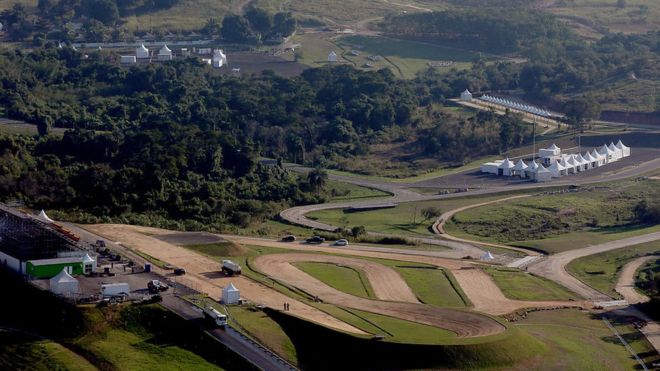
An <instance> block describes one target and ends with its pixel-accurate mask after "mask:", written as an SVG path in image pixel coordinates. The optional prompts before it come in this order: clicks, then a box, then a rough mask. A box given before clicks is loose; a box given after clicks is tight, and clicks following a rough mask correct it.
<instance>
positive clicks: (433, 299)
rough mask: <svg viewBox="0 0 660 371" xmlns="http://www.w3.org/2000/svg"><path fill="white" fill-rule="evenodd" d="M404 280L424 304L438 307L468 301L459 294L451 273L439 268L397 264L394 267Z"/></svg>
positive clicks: (462, 304)
mask: <svg viewBox="0 0 660 371" xmlns="http://www.w3.org/2000/svg"><path fill="white" fill-rule="evenodd" d="M395 269H396V270H397V272H399V274H401V276H402V277H403V278H404V279H405V280H406V282H407V283H408V286H410V288H411V289H412V290H413V292H414V293H415V295H416V296H417V298H418V299H419V300H420V301H422V302H423V303H425V304H429V305H435V306H438V307H465V306H466V304H467V303H469V301H468V300H467V298H465V295H461V294H459V293H458V292H457V291H456V289H455V288H459V290H460V286H458V285H457V284H456V283H455V282H453V281H452V279H450V278H449V277H450V275H451V273H449V272H446V271H444V270H441V269H424V268H412V267H410V268H408V267H405V266H399V267H397V268H395Z"/></svg>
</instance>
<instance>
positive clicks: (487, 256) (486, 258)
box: [481, 251, 495, 260]
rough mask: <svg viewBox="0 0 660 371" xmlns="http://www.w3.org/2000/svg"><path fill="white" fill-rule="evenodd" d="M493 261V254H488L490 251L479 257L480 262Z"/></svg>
mask: <svg viewBox="0 0 660 371" xmlns="http://www.w3.org/2000/svg"><path fill="white" fill-rule="evenodd" d="M494 259H495V257H494V256H493V254H491V253H490V251H486V253H485V254H483V255H482V256H481V260H494Z"/></svg>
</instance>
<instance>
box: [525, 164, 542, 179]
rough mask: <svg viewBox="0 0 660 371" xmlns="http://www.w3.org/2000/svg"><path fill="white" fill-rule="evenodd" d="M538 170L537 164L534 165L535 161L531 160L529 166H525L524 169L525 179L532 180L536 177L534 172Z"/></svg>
mask: <svg viewBox="0 0 660 371" xmlns="http://www.w3.org/2000/svg"><path fill="white" fill-rule="evenodd" d="M538 168H539V164H537V163H536V160H533V161H532V162H531V163H530V164H529V166H527V169H525V177H526V178H530V179H534V177H535V176H536V171H537V170H538Z"/></svg>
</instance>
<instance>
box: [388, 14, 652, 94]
mask: <svg viewBox="0 0 660 371" xmlns="http://www.w3.org/2000/svg"><path fill="white" fill-rule="evenodd" d="M381 27H382V29H383V30H384V31H385V32H387V33H388V34H390V35H393V36H396V37H404V38H414V39H423V40H425V41H429V42H435V43H439V44H443V45H454V46H459V47H461V48H465V47H468V48H471V49H475V50H479V51H484V52H496V53H502V52H508V53H511V54H512V55H514V56H515V55H518V56H521V57H524V58H526V59H527V60H528V63H524V64H516V63H508V64H499V65H497V67H496V68H494V67H490V68H487V67H483V68H480V69H479V70H477V71H476V72H477V73H471V72H475V71H474V69H473V71H468V72H465V73H464V78H465V79H466V80H467V81H468V85H470V87H471V88H472V89H473V90H476V91H480V90H509V89H517V88H521V89H523V90H524V91H525V92H526V93H528V94H529V95H530V96H534V97H540V98H551V97H552V96H555V95H559V94H565V93H580V92H585V91H589V90H590V89H597V88H600V87H601V85H602V84H603V83H605V82H612V81H616V80H618V79H627V78H631V79H645V80H651V81H657V80H658V79H660V31H655V32H649V33H647V34H643V35H634V34H631V35H623V34H611V35H607V36H605V37H603V38H601V39H600V40H598V41H596V42H593V43H588V42H586V41H584V40H583V39H582V38H580V37H579V36H578V35H576V34H575V33H573V32H572V31H571V30H570V29H568V27H567V26H566V25H564V24H562V23H561V22H560V21H559V20H557V19H555V18H554V17H553V16H552V15H549V14H547V13H542V12H537V11H534V10H530V9H516V8H506V9H496V8H483V9H465V10H453V11H445V12H431V13H414V14H405V15H397V16H393V17H388V18H386V19H385V20H384V21H383V22H382V23H381Z"/></svg>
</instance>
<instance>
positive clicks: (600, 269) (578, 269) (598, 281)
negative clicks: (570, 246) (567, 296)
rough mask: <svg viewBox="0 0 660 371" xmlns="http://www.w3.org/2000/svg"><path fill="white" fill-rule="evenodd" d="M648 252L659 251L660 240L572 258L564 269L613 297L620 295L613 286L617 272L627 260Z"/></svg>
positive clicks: (617, 275)
mask: <svg viewBox="0 0 660 371" xmlns="http://www.w3.org/2000/svg"><path fill="white" fill-rule="evenodd" d="M650 253H656V254H657V253H660V241H654V242H649V243H644V244H640V245H636V246H630V247H627V248H625V249H618V250H613V251H608V252H604V253H600V254H596V255H591V256H585V257H583V258H580V259H576V260H573V261H572V262H570V263H569V264H568V266H567V267H566V270H567V271H568V272H569V273H570V274H572V275H573V276H575V277H576V278H577V279H579V280H580V281H582V282H584V283H586V284H588V285H589V286H591V287H593V288H595V289H597V290H599V291H601V292H603V293H605V294H608V295H612V296H614V297H617V298H619V297H621V296H620V295H619V294H618V293H617V292H616V291H614V287H615V286H616V281H617V279H618V278H619V272H620V271H621V269H622V268H623V266H624V265H626V264H627V263H628V262H629V261H631V260H633V259H635V258H636V257H639V256H643V255H646V254H650Z"/></svg>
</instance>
